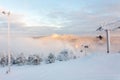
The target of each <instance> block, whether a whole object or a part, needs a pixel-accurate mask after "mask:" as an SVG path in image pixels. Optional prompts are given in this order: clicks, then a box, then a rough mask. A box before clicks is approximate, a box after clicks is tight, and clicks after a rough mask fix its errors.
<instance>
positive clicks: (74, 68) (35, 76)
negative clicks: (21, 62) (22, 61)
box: [0, 53, 120, 80]
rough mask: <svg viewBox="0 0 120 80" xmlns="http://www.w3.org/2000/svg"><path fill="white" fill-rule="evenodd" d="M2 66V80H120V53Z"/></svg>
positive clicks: (0, 70) (94, 54)
mask: <svg viewBox="0 0 120 80" xmlns="http://www.w3.org/2000/svg"><path fill="white" fill-rule="evenodd" d="M5 71H6V68H0V80H120V53H114V54H106V53H99V54H98V53H93V54H89V55H88V56H84V57H81V58H79V59H74V60H69V61H62V62H55V63H53V64H41V65H38V66H12V71H11V73H9V74H6V73H5Z"/></svg>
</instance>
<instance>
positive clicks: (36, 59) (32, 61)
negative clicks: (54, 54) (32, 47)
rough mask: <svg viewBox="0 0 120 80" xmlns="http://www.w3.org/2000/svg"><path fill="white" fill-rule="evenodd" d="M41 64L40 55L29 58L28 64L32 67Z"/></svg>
mask: <svg viewBox="0 0 120 80" xmlns="http://www.w3.org/2000/svg"><path fill="white" fill-rule="evenodd" d="M40 62H42V58H40V56H39V55H30V56H29V57H28V64H29V65H31V64H33V65H38V64H40Z"/></svg>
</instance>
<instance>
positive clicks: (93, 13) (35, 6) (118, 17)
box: [0, 0, 120, 35]
mask: <svg viewBox="0 0 120 80" xmlns="http://www.w3.org/2000/svg"><path fill="white" fill-rule="evenodd" d="M2 11H5V12H6V13H7V12H10V16H9V18H10V28H11V33H12V34H20V35H50V34H56V33H57V34H82V33H85V32H92V31H95V30H96V29H97V28H98V27H99V26H107V28H111V27H112V28H114V27H117V26H119V25H120V0H0V34H6V33H7V21H8V20H7V18H8V16H7V15H4V14H2ZM112 23H113V24H114V25H113V24H112ZM108 24H110V25H109V26H108Z"/></svg>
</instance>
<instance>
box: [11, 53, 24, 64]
mask: <svg viewBox="0 0 120 80" xmlns="http://www.w3.org/2000/svg"><path fill="white" fill-rule="evenodd" d="M25 63H26V57H25V56H24V54H23V53H21V54H20V55H19V56H18V57H17V58H16V59H15V60H14V61H13V64H17V65H24V64H25Z"/></svg>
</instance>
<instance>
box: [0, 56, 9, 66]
mask: <svg viewBox="0 0 120 80" xmlns="http://www.w3.org/2000/svg"><path fill="white" fill-rule="evenodd" d="M0 64H1V66H3V67H4V66H6V65H7V64H8V60H7V57H6V56H2V57H1V59H0Z"/></svg>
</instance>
